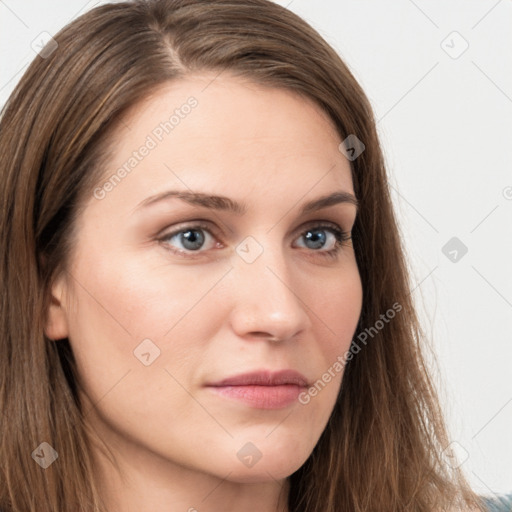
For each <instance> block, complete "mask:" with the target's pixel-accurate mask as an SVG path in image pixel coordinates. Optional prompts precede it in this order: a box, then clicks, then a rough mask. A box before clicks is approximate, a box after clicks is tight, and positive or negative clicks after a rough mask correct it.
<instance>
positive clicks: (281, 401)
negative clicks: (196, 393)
mask: <svg viewBox="0 0 512 512" xmlns="http://www.w3.org/2000/svg"><path fill="white" fill-rule="evenodd" d="M210 389H212V390H213V391H214V392H216V393H218V394H220V395H222V396H224V397H227V398H231V399H234V400H238V401H241V402H245V403H246V404H247V405H249V406H252V407H256V408H258V409H282V408H283V407H286V406H288V405H290V404H292V403H293V402H295V401H296V400H297V398H298V396H299V394H300V393H301V391H303V390H304V389H305V388H303V387H301V386H297V385H295V384H284V385H280V386H210Z"/></svg>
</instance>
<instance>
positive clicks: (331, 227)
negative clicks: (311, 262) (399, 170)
mask: <svg viewBox="0 0 512 512" xmlns="http://www.w3.org/2000/svg"><path fill="white" fill-rule="evenodd" d="M195 230H203V231H207V232H208V233H209V234H211V235H212V236H213V237H214V238H217V237H216V235H215V233H212V229H211V227H210V226H208V225H206V224H204V223H202V222H196V223H195V224H191V225H188V226H182V227H180V228H179V229H176V230H175V231H171V232H170V233H166V234H165V235H163V236H161V237H159V238H158V239H157V240H158V241H159V242H161V243H162V244H163V246H164V248H165V249H166V250H168V251H170V252H172V253H173V254H178V255H180V256H183V257H185V258H196V257H197V256H199V255H200V254H201V252H204V251H183V250H181V249H176V248H174V247H172V246H171V245H169V244H168V243H166V242H167V241H168V240H169V239H171V238H172V237H174V236H175V235H178V234H180V233H184V232H187V231H195ZM319 230H325V231H330V232H331V233H332V234H333V235H334V236H335V238H336V243H335V246H334V248H333V249H330V250H328V251H321V250H314V249H311V251H312V252H313V253H317V254H318V255H319V256H321V257H325V258H330V259H336V258H337V257H338V255H339V252H340V250H341V248H342V247H343V245H344V244H345V243H346V242H348V241H349V240H351V238H352V236H351V233H349V232H347V231H344V230H342V229H341V228H340V227H339V226H337V225H336V224H331V223H325V222H324V223H319V224H313V225H310V226H308V227H307V228H306V229H305V231H302V232H301V233H300V236H303V235H304V234H305V233H307V232H308V231H319ZM194 253H197V255H196V254H194Z"/></svg>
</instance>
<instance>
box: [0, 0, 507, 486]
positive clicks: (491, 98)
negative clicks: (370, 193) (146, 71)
mask: <svg viewBox="0 0 512 512" xmlns="http://www.w3.org/2000/svg"><path fill="white" fill-rule="evenodd" d="M100 3H105V2H96V1H93V2H89V4H88V3H87V2H85V1H83V0H52V1H46V2H44V1H42V2H39V1H35V0H33V1H26V0H25V1H18V2H16V1H15V0H0V69H1V75H0V104H3V103H4V102H5V99H6V98H7V97H8V95H9V94H10V92H11V91H12V89H13V88H14V86H15V84H16V82H17V81H18V80H19V79H20V77H21V75H22V73H23V71H24V69H25V68H26V66H27V65H28V63H29V62H30V61H31V60H32V59H33V58H34V56H35V53H34V51H33V50H32V48H31V43H32V41H33V40H34V39H36V40H37V36H38V35H39V34H40V33H41V32H43V31H46V32H48V33H50V34H55V33H56V32H57V31H58V30H59V29H60V28H61V27H62V26H63V25H65V24H66V23H68V22H69V21H70V20H71V19H73V18H74V17H76V15H77V14H78V13H81V12H84V11H85V10H87V9H88V8H90V7H92V6H93V5H95V4H100ZM278 3H280V4H281V5H284V6H286V5H288V7H289V9H291V10H292V11H294V12H296V13H297V14H299V15H300V16H302V17H303V18H305V19H306V20H307V21H308V22H310V23H311V24H312V25H313V26H314V27H315V28H316V29H317V30H318V31H319V32H320V33H321V34H322V35H323V36H324V38H325V39H326V40H327V41H328V42H329V43H330V44H331V45H332V46H333V47H334V48H335V49H336V50H337V51H338V52H339V53H340V55H341V56H342V57H343V59H344V60H345V62H346V63H347V64H348V65H349V67H350V69H351V70H352V72H353V73H354V75H355V76H356V78H357V79H358V80H359V82H360V83H361V85H362V86H363V88H364V89H365V91H366V93H367V95H368V97H369V98H370V101H371V103H372V105H373V108H374V111H375V115H376V119H377V120H378V128H379V133H380V136H381V140H382V143H383V146H384V151H385V155H386V160H387V165H388V171H389V174H390V183H391V184H392V187H393V189H392V190H393V200H394V202H395V205H396V208H397V214H398V217H399V221H400V224H401V229H402V232H403V236H404V239H405V243H406V247H407V251H408V255H409V260H410V262H411V267H412V273H413V274H412V275H413V281H414V285H413V287H412V288H413V289H414V291H413V295H414V297H415V299H416V300H417V304H418V307H419V309H420V314H421V316H422V320H423V326H424V329H425V331H426V332H427V334H428V336H429V338H431V339H433V341H434V344H435V347H436V351H437V354H438V359H439V361H438V363H439V367H440V370H441V373H440V375H439V376H438V378H437V380H438V381H439V388H440V393H441V397H442V400H443V407H444V409H445V411H446V414H447V419H448V421H449V426H450V432H451V438H452V440H453V441H454V445H453V446H454V447H455V451H456V452H457V454H458V455H459V456H460V457H461V460H463V461H464V462H463V464H462V467H463V469H464V470H465V472H466V474H467V476H468V478H469V480H470V482H471V483H472V484H473V486H474V488H475V489H476V490H477V491H479V492H482V493H485V494H490V493H491V492H493V491H494V492H512V434H511V433H512V378H511V373H512V366H511V360H512V357H511V356H512V333H511V331H512V322H511V320H512V269H511V266H512V52H511V50H512V30H511V27H512V1H510V0H499V1H498V0H485V1H474V0H460V1H452V0H450V1H446V0H444V1H443V0H431V1H426V0H414V1H413V0H396V1H394V2H389V1H388V2H383V1H378V0H351V1H346V0H343V1H340V0H315V1H313V0H292V1H291V2H290V1H289V0H279V2H278ZM453 32H457V33H458V34H453ZM466 45H469V46H468V48H467V49H466V50H465V51H464V52H463V53H461V52H462V50H463V49H464V48H465V46H466ZM454 57H456V58H454ZM452 237H457V238H458V239H459V240H460V241H461V242H462V243H463V244H464V245H465V246H466V247H467V248H468V252H467V253H466V254H465V255H464V256H462V257H461V253H460V251H459V252H458V253H457V258H458V259H457V261H456V262H453V261H451V260H450V259H449V258H448V257H447V256H445V255H444V254H443V252H442V248H443V246H444V245H445V244H446V243H447V242H448V241H449V240H450V239H451V238H452ZM450 250H451V249H450ZM453 254H454V253H452V255H453Z"/></svg>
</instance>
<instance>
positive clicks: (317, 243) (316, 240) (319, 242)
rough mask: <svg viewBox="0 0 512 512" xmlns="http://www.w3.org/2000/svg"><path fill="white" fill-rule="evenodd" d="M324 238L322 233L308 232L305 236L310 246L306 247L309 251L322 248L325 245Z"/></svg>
mask: <svg viewBox="0 0 512 512" xmlns="http://www.w3.org/2000/svg"><path fill="white" fill-rule="evenodd" d="M325 238H326V237H325V233H324V232H323V231H308V232H307V234H306V239H307V240H308V241H309V242H312V245H308V247H310V248H311V249H319V248H320V247H322V246H323V245H324V244H325ZM306 245H307V244H306Z"/></svg>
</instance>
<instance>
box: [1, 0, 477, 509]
mask: <svg viewBox="0 0 512 512" xmlns="http://www.w3.org/2000/svg"><path fill="white" fill-rule="evenodd" d="M54 39H55V42H56V43H55V42H51V43H50V44H49V45H48V46H47V47H46V49H45V50H44V51H43V52H42V53H41V54H40V55H39V56H37V57H36V58H35V60H34V61H33V62H32V64H31V65H30V67H29V68H28V70H27V71H26V73H25V74H24V76H23V78H22V79H21V81H20V82H19V84H18V86H17V87H16V89H15V90H14V92H13V93H12V95H11V96H10V98H9V99H8V101H7V103H6V105H5V107H4V109H3V110H2V114H1V119H0V155H1V159H2V164H1V168H0V173H1V174H0V176H1V180H2V188H1V192H0V193H1V196H0V198H1V213H0V229H1V236H0V255H1V267H0V272H1V276H0V283H1V287H2V288H1V292H0V297H1V298H0V300H1V309H0V350H1V358H0V379H1V392H0V408H1V411H2V413H3V414H2V417H1V425H0V436H1V437H0V439H1V441H0V446H1V448H0V449H1V458H2V464H0V507H1V508H2V510H4V511H13V512H36V511H37V512H93V511H94V512H98V511H100V510H103V509H102V507H101V499H100V497H99V493H98V491H97V487H96V482H95V480H94V464H93V458H92V455H91V451H90V435H91V432H89V429H88V426H87V423H86V421H85V419H84V412H83V411H82V409H81V406H80V402H79V400H78V395H77V382H78V380H77V374H76V368H75V365H74V359H73V354H72V352H71V350H70V346H69V342H68V341H67V340H62V341H59V342H58V343H56V342H55V341H52V340H50V339H48V338H47V337H46V336H45V335H44V323H45V318H46V312H47V308H48V304H49V300H50V293H49V291H50V288H51V283H52V279H54V277H55V276H56V274H57V272H58V271H59V270H61V269H65V268H66V264H67V261H68V256H69V254H70V249H71V248H72V246H73V243H74V241H75V238H74V232H73V228H74V226H75V220H76V218H77V216H78V215H79V214H80V211H81V209H80V208H81V205H83V204H84V203H83V201H84V198H87V197H90V194H91V193H92V187H93V184H94V183H97V182H98V179H99V178H100V177H101V175H102V174H104V172H105V165H104V164H105V162H106V161H107V159H108V150H109V144H111V140H112V139H111V135H112V133H113V132H114V131H115V130H114V128H115V127H116V122H118V120H119V119H120V118H121V116H122V114H123V113H125V112H127V109H129V108H131V107H133V106H135V105H137V103H138V102H139V101H141V100H143V99H144V98H147V97H148V95H150V94H151V93H152V92H154V91H155V90H156V88H157V87H159V86H161V85H163V84H165V83H167V82H169V81H174V80H179V79H180V77H184V76H186V74H187V73H189V72H195V71H199V72H201V71H214V72H216V73H222V72H223V71H229V72H230V73H232V74H235V75H238V76H242V77H245V78H248V79H250V80H252V81H254V82H256V83H259V84H264V85H268V86H269V87H276V88H283V89H287V90H289V91H293V92H295V93H298V94H301V95H303V96H304V97H307V98H310V99H312V100H313V101H315V102H316V103H317V104H318V105H319V106H320V107H321V108H322V109H323V110H324V111H325V112H326V113H327V114H328V115H329V116H330V118H332V120H333V122H334V123H335V126H336V129H337V130H338V132H339V135H340V137H341V140H344V139H345V138H346V137H347V136H349V135H355V136H356V137H357V138H358V139H359V140H361V141H362V142H363V143H364V145H365V150H364V151H363V152H362V153H361V154H360V155H359V156H358V158H356V159H354V160H353V161H352V162H351V166H352V178H353V183H354V191H355V194H356V196H357V198H358V200H359V202H360V209H359V212H358V216H357V219H356V222H355V225H354V228H353V232H352V233H353V244H354V249H355V253H356V258H357V263H358V267H359V271H360V275H361V280H362V285H363V293H364V294H363V309H362V313H361V316H360V321H359V324H358V330H357V333H359V334H360V333H363V332H366V333H367V334H368V333H371V337H370V338H368V336H367V338H368V339H367V341H366V342H365V343H364V344H362V343H361V340H362V339H363V338H362V337H361V336H359V338H357V337H356V338H355V339H354V342H353V343H354V346H355V344H357V345H358V346H359V348H360V350H359V351H358V353H357V354H356V355H355V356H354V357H353V358H352V359H351V360H350V361H347V364H346V367H345V372H344V376H343V381H342V387H341V390H340V394H339V397H338V400H337V403H336V405H335V408H334V410H333V412H332V415H331V418H330V420H329V422H328V425H327V427H326V429H325V431H324V432H323V434H322V436H321V438H320V440H319V442H318V444H317V446H316V447H315V448H314V450H313V452H312V453H311V456H310V457H309V459H308V460H307V461H306V463H305V464H304V465H303V466H302V467H301V468H300V469H299V470H298V471H296V472H295V473H294V474H292V475H291V476H290V486H291V487H290V494H289V500H288V501H289V509H290V512H338V511H349V510H350V511H352V512H360V511H376V510H383V511H386V512H391V511H404V510H414V511H425V512H426V511H433V510H435V511H438V510H439V511H440V510H447V509H450V508H451V507H452V506H455V505H457V506H458V507H462V506H463V505H468V506H469V505H472V506H474V505H478V503H479V501H478V498H477V496H475V495H474V494H473V492H472V491H471V489H470V488H469V486H468V484H467V483H466V481H465V479H464V477H463V475H462V473H461V472H460V471H459V469H457V468H456V464H451V465H450V464H447V463H446V461H445V457H444V454H443V450H444V448H445V447H446V446H447V445H448V444H449V438H448V435H447V433H446V429H445V426H444V422H443V418H442V411H441V409H440V406H439V403H438V399H437V397H436V393H435V390H434V386H433V383H432V381H431V377H429V375H428V372H427V369H426V365H425V363H424V361H425V359H424V357H425V356H424V355H423V352H424V347H423V343H424V338H425V336H424V334H423V333H422V331H421V328H420V325H419V322H418V319H417V316H416V312H415V309H414V305H413V302H412V299H411V294H410V289H411V288H412V284H411V282H410V278H409V276H408V269H407V262H406V258H405V256H404V248H403V247H402V246H401V238H400V233H399V229H398V225H397V223H396V220H395V216H394V212H393V208H392V203H391V200H390V193H389V188H388V184H387V179H386V170H385V167H384V160H383V156H382V153H381V149H380V146H379V141H378V138H377V134H376V128H375V120H374V117H373V113H372V110H371V107H370V104H369V102H368V100H367V98H366V96H365V94H364V92H363V91H362V89H361V87H360V86H359V85H358V83H357V82H356V80H355V79H354V77H353V76H352V74H351V73H350V71H349V69H348V68H347V66H346V65H345V64H344V63H343V61H342V60H341V59H340V57H339V56H338V55H337V53H336V52H335V51H334V50H333V49H332V48H331V47H330V46H329V45H328V44H327V43H326V42H325V41H324V40H323V39H322V37H321V36H320V35H319V34H318V33H317V32H316V31H315V30H314V29H313V28H311V27H310V26H309V25H308V24H307V23H306V22H304V21H303V20H302V19H300V18H299V17H298V16H296V15H294V14H293V13H292V12H290V11H288V10H286V9H285V8H283V7H280V6H279V5H277V4H274V3H272V2H270V1H267V0H213V1H212V0H138V1H133V2H122V3H116V4H109V5H103V6H100V7H97V8H95V9H93V10H92V11H90V12H88V13H86V14H84V15H83V16H81V17H80V18H78V19H76V20H75V21H73V22H72V23H71V24H69V25H68V26H67V27H65V28H64V29H63V30H62V31H61V32H59V33H58V34H57V35H56V36H54ZM396 304H398V305H400V308H399V312H398V313H396V315H395V316H394V318H393V319H392V320H390V321H389V322H387V323H386V325H385V326H384V327H383V328H376V327H375V326H376V325H378V321H379V320H380V319H381V315H382V314H384V313H386V312H387V311H388V310H390V309H393V305H396ZM395 309H396V308H395ZM381 323H382V320H381ZM372 328H373V331H372V330H370V329H372ZM357 340H359V342H358V341H357ZM354 352H355V350H354ZM42 442H47V443H48V444H49V445H51V446H52V447H53V448H55V450H56V451H57V453H58V454H59V458H58V459H57V461H56V462H55V463H53V464H52V465H51V466H49V467H48V468H47V469H42V468H41V467H40V466H39V465H38V464H36V463H35V462H34V460H33V457H32V455H31V454H32V453H33V451H34V450H35V449H36V448H37V447H38V446H39V445H40V444H41V443H42ZM450 460H453V459H450Z"/></svg>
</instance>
